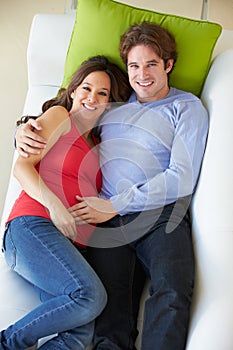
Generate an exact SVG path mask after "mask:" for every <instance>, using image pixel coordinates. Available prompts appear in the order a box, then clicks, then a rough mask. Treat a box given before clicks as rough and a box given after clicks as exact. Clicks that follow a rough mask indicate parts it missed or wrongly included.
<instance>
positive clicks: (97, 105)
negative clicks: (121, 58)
mask: <svg viewBox="0 0 233 350" xmlns="http://www.w3.org/2000/svg"><path fill="white" fill-rule="evenodd" d="M110 92H111V81H110V78H109V76H108V74H107V73H105V72H102V71H96V72H92V73H90V74H89V75H87V76H86V78H85V79H84V80H83V82H82V83H81V84H80V85H79V86H78V87H77V88H76V90H74V91H73V92H72V94H71V97H72V99H73V105H72V108H71V110H70V113H71V114H73V115H76V113H77V116H78V118H79V119H80V118H81V117H82V120H83V121H87V122H89V123H90V122H93V124H95V122H96V121H97V120H98V118H99V117H100V115H101V114H102V113H103V112H104V111H105V109H106V107H107V104H108V102H109V99H110Z"/></svg>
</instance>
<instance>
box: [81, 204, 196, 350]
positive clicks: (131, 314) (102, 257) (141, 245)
mask: <svg viewBox="0 0 233 350" xmlns="http://www.w3.org/2000/svg"><path fill="white" fill-rule="evenodd" d="M143 214H145V215H140V213H138V214H135V215H126V216H123V217H115V218H113V219H112V220H110V221H109V222H106V223H105V224H101V225H100V226H99V227H98V228H97V229H96V234H95V233H94V236H93V237H92V241H91V242H90V244H91V245H92V247H90V248H88V251H89V253H88V255H89V256H88V257H87V259H88V261H89V262H90V264H91V265H92V267H93V268H94V269H95V271H96V273H97V274H98V276H99V277H100V278H101V280H102V282H103V284H104V286H105V288H106V290H107V293H108V303H107V306H106V308H105V309H104V311H103V313H102V314H101V315H100V316H99V317H98V318H97V319H96V325H95V335H94V349H95V350H97V349H98V350H108V349H111V350H132V349H135V347H134V341H135V338H136V334H137V330H136V329H135V327H136V320H135V318H136V315H137V311H138V302H139V299H140V294H141V290H142V287H143V285H142V283H143V281H144V280H143V278H141V285H140V275H139V274H138V273H139V272H138V271H139V270H138V267H137V266H138V261H139V262H140V263H141V264H142V266H143V268H144V270H145V272H146V275H147V276H148V277H149V280H150V286H149V298H148V299H147V300H146V302H145V312H144V323H143V330H142V344H141V348H140V350H151V349H156V350H184V349H185V344H186V338H187V331H188V325H189V314H190V305H191V300H192V295H193V287H194V253H193V245H192V235H191V227H190V218H189V213H188V211H187V204H185V203H184V205H183V203H182V201H181V203H180V205H179V204H178V205H175V204H171V205H167V206H165V207H164V208H163V209H162V210H155V211H151V212H147V213H143ZM143 221H145V222H144V223H143ZM153 221H154V223H153ZM148 222H150V223H151V225H149V229H148V230H147V228H148ZM167 224H169V225H167ZM143 226H144V227H145V228H146V229H145V231H144V232H143V234H141V237H140V232H139V231H140V229H142V227H143ZM114 227H115V230H113V228H114ZM108 231H109V232H110V235H112V236H113V237H114V238H113V240H114V241H113V244H112V245H111V242H110V239H111V237H109V238H106V235H108ZM131 235H132V238H135V237H137V239H136V240H133V239H131V238H130V236H131ZM100 236H102V237H101V241H100V242H98V239H99V237H100ZM116 237H117V239H116ZM103 238H104V239H105V238H106V239H105V242H106V241H107V243H108V244H109V246H110V248H108V247H106V248H101V247H100V246H101V243H102V242H103ZM120 240H121V242H122V244H121V245H120V244H119V243H120ZM116 241H117V244H116V245H117V246H114V244H115V243H116ZM124 242H125V244H124ZM135 259H136V260H135ZM135 261H136V263H135ZM109 266H112V268H111V269H112V273H110V272H109V270H110V268H109ZM140 274H141V272H140ZM141 276H142V274H141ZM119 295H120V297H119Z"/></svg>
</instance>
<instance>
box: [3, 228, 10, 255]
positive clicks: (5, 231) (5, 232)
mask: <svg viewBox="0 0 233 350" xmlns="http://www.w3.org/2000/svg"><path fill="white" fill-rule="evenodd" d="M8 229H9V223H8V224H6V227H5V230H4V234H3V237H2V252H3V253H5V251H6V244H5V241H6V234H7V232H8Z"/></svg>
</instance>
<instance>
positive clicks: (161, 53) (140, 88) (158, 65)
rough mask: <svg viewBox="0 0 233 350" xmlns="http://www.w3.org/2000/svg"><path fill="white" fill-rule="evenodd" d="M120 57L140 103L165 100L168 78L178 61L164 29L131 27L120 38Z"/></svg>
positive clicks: (140, 26) (174, 44) (145, 26)
mask: <svg viewBox="0 0 233 350" xmlns="http://www.w3.org/2000/svg"><path fill="white" fill-rule="evenodd" d="M120 55H121V58H122V60H123V62H124V63H125V64H126V66H127V70H128V74H129V81H130V84H131V86H132V88H133V89H134V90H135V92H136V95H137V98H138V100H139V101H141V102H149V101H153V100H156V99H160V98H163V97H164V96H166V94H167V93H168V91H169V87H168V74H169V73H170V72H171V71H172V69H173V67H174V63H175V61H176V59H177V52H176V42H175V39H174V38H173V36H172V35H171V34H170V33H169V32H168V31H167V30H166V29H164V28H162V27H161V26H159V25H157V24H155V23H148V22H143V23H142V24H136V25H133V26H132V27H130V28H129V29H128V30H127V31H126V32H125V34H124V35H123V36H122V37H121V41H120Z"/></svg>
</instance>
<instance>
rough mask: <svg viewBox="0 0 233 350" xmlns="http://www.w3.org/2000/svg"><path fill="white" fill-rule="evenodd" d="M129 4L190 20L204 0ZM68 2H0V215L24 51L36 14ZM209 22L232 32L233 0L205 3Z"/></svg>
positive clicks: (23, 79) (133, 0)
mask: <svg viewBox="0 0 233 350" xmlns="http://www.w3.org/2000/svg"><path fill="white" fill-rule="evenodd" d="M118 1H119V2H122V3H127V4H129V5H133V6H137V7H141V8H142V7H144V8H147V9H151V10H156V11H159V12H165V13H174V14H177V15H182V16H187V17H191V18H201V17H202V15H203V2H206V0H195V1H193V0H176V1H174V0H163V1H158V0H157V1H156V0H118ZM73 3H75V0H74V1H71V0H40V1H38V0H0V43H1V54H0V63H1V64H0V82H1V83H0V102H1V113H0V118H1V128H0V164H1V165H0V216H1V214H2V209H3V205H4V198H5V194H6V190H7V185H8V177H9V174H10V169H11V161H12V156H13V134H14V130H15V122H16V120H17V119H18V118H19V117H20V116H21V114H22V111H23V105H24V99H25V96H26V91H27V66H26V51H27V42H28V36H29V31H30V26H31V22H32V18H33V16H34V14H36V13H63V12H65V11H66V10H67V9H68V8H69V6H70V5H71V4H73ZM207 16H208V19H210V20H213V21H216V22H219V23H221V24H222V25H223V28H224V29H233V22H232V18H233V2H232V0H222V1H219V0H208V11H207Z"/></svg>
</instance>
